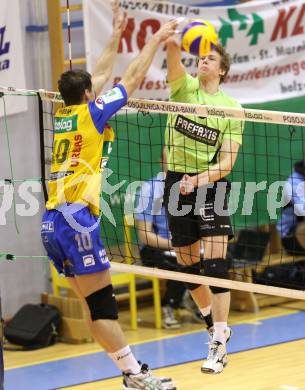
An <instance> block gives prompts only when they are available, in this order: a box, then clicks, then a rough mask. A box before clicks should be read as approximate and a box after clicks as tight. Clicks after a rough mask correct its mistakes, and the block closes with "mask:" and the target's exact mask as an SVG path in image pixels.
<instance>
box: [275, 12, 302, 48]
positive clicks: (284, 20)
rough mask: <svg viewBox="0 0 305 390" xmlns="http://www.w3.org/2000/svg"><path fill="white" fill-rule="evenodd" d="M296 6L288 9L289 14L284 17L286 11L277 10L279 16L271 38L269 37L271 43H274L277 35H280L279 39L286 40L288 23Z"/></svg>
mask: <svg viewBox="0 0 305 390" xmlns="http://www.w3.org/2000/svg"><path fill="white" fill-rule="evenodd" d="M296 8H297V7H296V6H293V7H290V8H289V12H288V14H287V15H286V10H284V9H281V10H279V16H278V19H277V22H276V25H275V27H274V30H273V33H272V36H271V42H272V41H275V40H276V39H277V37H278V35H279V34H281V38H282V39H283V38H287V36H288V21H289V19H290V18H291V16H292V15H293V13H294V11H295V10H296Z"/></svg>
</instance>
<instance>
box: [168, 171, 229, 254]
mask: <svg viewBox="0 0 305 390" xmlns="http://www.w3.org/2000/svg"><path fill="white" fill-rule="evenodd" d="M183 176H184V173H181V172H171V171H168V172H167V175H166V179H165V190H164V206H165V208H166V212H167V217H168V225H169V230H170V232H171V235H172V244H173V246H174V247H182V246H188V245H191V244H194V243H195V242H196V241H198V240H200V239H201V238H202V237H211V236H229V239H230V238H232V237H233V230H232V226H231V221H230V217H229V215H228V194H229V192H230V183H229V182H228V181H227V180H225V179H222V180H219V181H218V182H215V183H214V184H213V185H212V186H202V187H199V188H195V189H194V192H192V193H191V194H189V195H181V194H180V191H179V182H180V181H181V179H182V177H183ZM189 176H194V173H193V174H189ZM175 183H177V184H175ZM173 185H174V187H173ZM186 208H187V210H186Z"/></svg>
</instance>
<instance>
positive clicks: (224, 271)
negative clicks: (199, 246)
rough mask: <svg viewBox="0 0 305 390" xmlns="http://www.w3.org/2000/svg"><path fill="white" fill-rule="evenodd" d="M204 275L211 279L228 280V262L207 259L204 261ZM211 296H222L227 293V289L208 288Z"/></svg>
mask: <svg viewBox="0 0 305 390" xmlns="http://www.w3.org/2000/svg"><path fill="white" fill-rule="evenodd" d="M203 265H204V275H205V276H209V277H211V278H220V279H229V261H228V260H226V259H208V260H204V262H203ZM210 289H211V291H212V293H213V294H222V293H226V292H229V291H230V290H229V289H228V288H224V287H215V286H211V287H210Z"/></svg>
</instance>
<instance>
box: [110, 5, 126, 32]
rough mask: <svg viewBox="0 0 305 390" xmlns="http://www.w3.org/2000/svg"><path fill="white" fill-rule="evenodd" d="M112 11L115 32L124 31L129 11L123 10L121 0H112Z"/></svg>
mask: <svg viewBox="0 0 305 390" xmlns="http://www.w3.org/2000/svg"><path fill="white" fill-rule="evenodd" d="M112 13H113V21H112V25H113V30H114V31H115V32H119V33H122V32H123V31H124V30H125V28H126V25H127V12H123V11H122V9H121V8H120V3H119V0H113V1H112Z"/></svg>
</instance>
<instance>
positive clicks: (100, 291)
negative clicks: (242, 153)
mask: <svg viewBox="0 0 305 390" xmlns="http://www.w3.org/2000/svg"><path fill="white" fill-rule="evenodd" d="M114 20H115V23H114V35H113V37H112V39H111V42H110V43H109V45H108V46H107V48H106V49H105V51H104V53H103V54H102V56H101V58H100V59H99V61H98V63H97V66H96V69H95V71H94V73H93V77H92V82H91V75H90V74H88V73H87V72H84V71H81V70H74V71H67V72H64V73H63V74H62V75H61V77H60V80H59V83H58V86H59V91H60V93H61V95H62V97H63V99H64V102H65V108H62V109H59V110H58V111H57V113H56V116H55V121H54V123H55V128H54V145H53V147H54V149H53V161H52V166H51V173H50V180H49V200H48V202H47V204H46V208H47V210H46V212H45V214H44V216H43V221H42V227H41V235H42V241H43V244H44V246H45V248H46V250H47V252H48V255H49V257H50V259H51V260H52V261H53V263H54V265H55V267H56V268H57V270H58V272H60V273H63V274H64V275H65V276H66V277H67V279H68V281H69V283H70V285H71V287H72V288H73V290H74V292H75V293H76V294H77V295H78V296H79V297H80V299H81V300H82V302H83V304H84V306H85V308H86V310H87V312H88V321H89V325H90V329H91V332H92V335H93V336H94V338H95V339H96V340H97V341H98V342H99V343H100V344H101V346H103V347H104V349H105V350H106V351H107V352H108V354H109V356H110V358H111V359H112V360H113V362H114V363H115V364H116V366H117V367H118V368H119V369H120V370H121V371H122V373H123V389H124V390H128V389H150V390H165V389H171V390H174V389H175V388H174V387H173V384H172V382H171V380H167V379H160V378H156V377H154V376H153V375H152V373H151V371H150V370H149V369H148V366H147V365H146V364H143V365H140V364H139V362H138V361H137V360H136V359H135V357H134V355H133V353H132V352H131V350H130V347H129V346H128V345H127V342H126V339H125V336H124V334H123V332H122V330H121V327H120V325H119V323H118V321H117V319H118V312H117V305H116V300H115V297H114V294H113V287H112V284H111V278H110V273H109V267H110V264H109V261H108V258H107V255H106V253H105V249H104V246H103V243H102V241H101V238H100V226H99V221H98V216H99V213H100V210H99V200H100V184H101V160H102V149H103V141H104V134H105V130H104V127H105V124H106V121H107V120H108V119H109V118H110V117H111V116H112V115H113V114H114V113H115V112H117V111H118V110H119V109H120V108H121V107H122V106H124V105H125V104H126V102H127V98H128V96H130V95H131V94H132V93H133V91H134V90H135V89H136V88H137V87H138V85H139V84H140V82H141V81H142V79H143V77H144V75H145V73H146V72H147V70H148V68H149V66H150V64H151V62H152V60H153V57H154V55H155V53H156V51H157V49H158V47H159V45H160V43H161V42H164V41H165V40H166V39H167V38H168V37H170V36H171V35H173V34H174V31H175V28H176V26H177V23H176V21H171V22H168V23H166V24H164V25H163V26H162V27H161V28H160V30H159V31H158V32H156V33H155V34H154V35H153V36H152V38H151V39H150V40H149V41H148V42H147V44H146V45H145V46H144V48H143V49H142V51H141V53H140V54H139V55H138V56H137V57H136V58H135V59H134V60H133V61H132V62H131V64H130V65H129V66H128V68H127V70H126V72H125V73H124V74H123V77H122V80H121V82H120V83H119V84H117V85H116V86H115V87H114V88H113V89H112V90H110V91H108V92H106V93H104V94H102V95H100V92H101V89H102V87H103V85H104V84H105V83H106V81H107V80H108V78H109V75H110V73H111V69H112V65H113V60H114V57H115V54H116V52H117V49H118V44H119V39H120V35H121V33H122V31H123V28H124V16H123V15H122V13H121V11H120V10H119V8H118V5H117V3H116V7H115V15H114ZM94 94H95V95H96V96H97V97H96V98H95V99H94Z"/></svg>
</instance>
